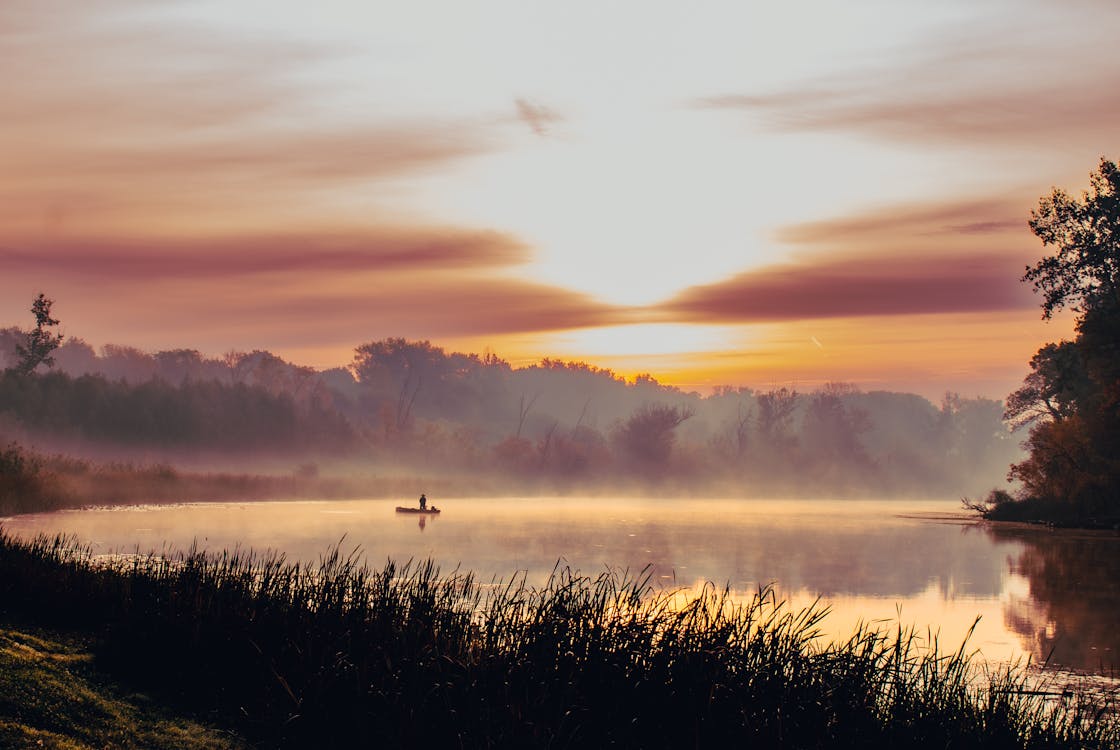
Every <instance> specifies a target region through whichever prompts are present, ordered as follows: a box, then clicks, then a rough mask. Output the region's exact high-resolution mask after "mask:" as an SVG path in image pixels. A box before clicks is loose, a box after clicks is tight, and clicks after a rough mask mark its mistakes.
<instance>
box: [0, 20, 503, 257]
mask: <svg viewBox="0 0 1120 750" xmlns="http://www.w3.org/2000/svg"><path fill="white" fill-rule="evenodd" d="M164 10H165V11H166V16H165V17H162V18H159V17H157V15H155V14H154V13H153V11H152V9H151V7H150V6H149V5H147V4H144V3H126V2H116V1H110V2H97V3H83V4H82V5H81V8H78V9H73V12H68V11H67V9H66V7H64V6H63V5H62V4H59V3H55V2H51V0H44V2H43V3H38V2H25V1H24V0H13V1H12V2H11V3H6V4H5V7H4V10H3V14H4V15H3V16H0V21H3V23H0V69H3V70H4V71H5V87H4V100H5V102H4V103H5V115H4V117H3V118H0V142H3V143H4V144H5V148H4V153H3V155H2V156H0V159H2V162H0V226H2V227H3V228H4V232H3V235H4V236H0V244H7V245H12V244H15V243H16V240H20V239H22V240H26V239H29V238H31V237H34V236H36V235H38V234H43V233H45V234H51V233H52V232H57V231H58V230H59V229H61V228H65V229H67V230H69V231H70V232H72V233H73V232H87V233H88V232H90V231H91V230H94V231H100V230H104V229H105V228H106V227H110V226H111V227H115V228H117V229H119V230H121V231H126V232H136V231H137V229H138V228H140V229H143V228H149V229H150V228H151V227H152V226H154V225H159V226H160V227H161V228H162V229H164V230H169V229H170V228H172V227H174V228H175V229H176V230H177V231H179V232H181V233H196V232H198V231H199V229H200V228H203V227H209V226H212V225H214V224H225V225H227V226H228V225H232V224H234V223H238V224H240V225H242V226H244V225H246V224H248V225H252V224H253V223H257V224H262V223H265V222H268V224H269V226H268V228H269V229H273V230H275V229H276V228H277V225H280V226H283V227H284V228H285V229H286V228H289V227H290V226H291V225H292V224H294V223H297V220H298V219H299V217H300V216H302V215H305V214H307V213H311V212H312V209H313V208H314V209H317V210H319V212H320V214H322V212H327V213H333V214H334V215H335V216H336V217H338V216H340V215H345V218H346V219H348V220H350V221H352V220H353V218H354V216H355V215H358V214H360V215H364V216H366V217H368V216H369V215H370V214H371V213H373V212H375V211H377V206H378V205H379V203H380V202H381V201H380V199H381V198H383V197H384V196H385V195H386V193H387V191H388V190H389V189H390V186H396V185H398V184H399V183H400V181H401V180H402V179H405V178H409V177H412V176H414V175H417V174H422V173H428V172H432V171H439V170H444V169H447V168H448V167H449V166H450V165H452V164H455V163H456V162H459V161H461V160H463V159H466V158H470V157H472V156H476V155H479V154H484V153H489V152H492V151H493V150H495V149H497V148H498V147H499V146H500V144H499V143H498V142H496V141H495V139H494V134H495V132H496V131H494V129H493V128H492V126H491V125H488V124H487V123H486V122H485V121H484V120H483V119H481V118H480V119H479V120H477V121H439V120H430V119H421V118H417V117H409V116H405V115H399V116H395V117H390V116H385V115H384V114H383V113H384V111H385V108H384V107H378V106H376V105H377V103H378V99H379V97H384V98H387V97H388V96H389V95H390V94H391V93H392V92H383V91H379V90H378V89H377V88H376V86H369V87H364V88H363V87H358V86H354V87H353V88H352V89H348V90H340V89H338V87H317V86H315V85H314V84H313V81H314V80H315V77H316V71H317V70H319V68H320V67H321V66H322V65H324V64H334V63H338V62H339V61H340V60H342V59H344V58H345V56H346V54H347V51H346V50H345V49H342V50H338V49H327V48H325V47H320V46H316V45H313V44H311V43H305V42H299V41H285V40H278V39H271V38H265V37H255V36H243V35H238V36H234V35H231V34H229V33H226V32H221V31H219V30H216V29H214V28H210V27H205V28H204V27H200V26H197V25H192V24H189V23H186V22H184V21H176V20H175V16H174V12H173V9H172V8H165V9H164ZM328 95H329V96H331V97H334V100H333V101H332V100H331V99H329V98H328ZM338 98H345V99H346V101H347V109H346V111H344V112H341V113H340V112H339V109H338V102H337V99H338ZM358 113H361V114H358ZM371 113H372V114H371ZM340 195H341V196H342V197H341V199H340V198H339V196H340ZM328 198H330V199H331V200H328ZM63 225H65V226H64V227H63ZM258 229H260V227H258ZM141 233H142V232H141Z"/></svg>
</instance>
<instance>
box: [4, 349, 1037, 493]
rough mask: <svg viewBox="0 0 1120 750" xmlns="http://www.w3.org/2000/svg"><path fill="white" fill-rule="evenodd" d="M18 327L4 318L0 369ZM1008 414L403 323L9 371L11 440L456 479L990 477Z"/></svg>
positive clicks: (758, 483) (770, 487) (577, 484)
mask: <svg viewBox="0 0 1120 750" xmlns="http://www.w3.org/2000/svg"><path fill="white" fill-rule="evenodd" d="M20 335H21V334H20V331H19V330H18V329H15V328H9V329H3V330H0V367H7V366H10V365H11V364H13V363H14V361H15V344H16V342H17V341H18V340H19V337H20ZM1001 414H1002V404H1001V403H1000V402H998V401H993V400H991V399H983V398H962V397H960V396H958V395H955V394H946V396H945V397H944V399H943V400H942V401H941V403H939V404H934V403H932V402H930V401H929V400H927V399H925V398H923V397H921V396H918V395H915V394H908V393H894V392H886V391H871V392H862V391H860V390H858V389H856V388H854V387H852V386H850V385H845V384H830V385H827V386H825V387H823V388H820V389H818V390H815V391H812V392H808V393H800V392H797V391H795V390H793V389H789V388H779V389H773V390H770V391H765V392H764V391H755V390H752V389H749V388H736V387H722V388H717V389H715V391H714V393H712V394H710V395H706V396H705V395H701V394H698V393H690V392H683V391H681V390H679V389H677V388H674V387H671V386H666V385H662V384H660V383H658V382H657V380H656V379H655V378H654V377H652V376H639V377H638V378H636V379H635V380H631V381H626V380H624V379H623V378H621V377H619V376H616V375H615V374H614V373H612V372H611V371H609V370H605V369H601V368H598V367H595V366H594V365H590V364H585V363H576V362H561V361H558V360H548V359H546V360H543V361H542V362H540V363H538V364H535V365H532V366H529V367H523V368H514V367H512V366H511V365H510V364H509V363H508V362H506V361H504V360H502V359H501V358H499V357H497V356H495V355H493V354H487V355H484V356H479V355H475V354H461V353H454V352H445V351H444V350H443V349H441V348H439V347H436V346H433V345H431V344H430V343H428V342H423V341H406V340H404V339H385V340H381V341H374V342H369V343H366V344H363V345H361V346H359V347H357V348H356V349H355V357H354V361H353V364H352V365H351V367H349V368H336V369H332V370H326V371H316V370H313V369H311V368H307V367H301V366H299V365H297V364H293V363H289V362H286V361H284V360H283V359H281V358H279V357H277V356H275V355H273V354H271V353H269V352H263V351H254V352H249V353H244V352H230V353H228V354H226V355H225V356H223V357H221V358H209V357H206V356H203V355H201V354H200V353H199V352H197V351H194V350H185V349H175V350H167V351H160V352H155V353H147V352H143V351H140V350H138V349H135V348H131V347H127V346H115V345H109V346H105V347H102V348H101V350H100V351H95V350H94V349H93V348H92V347H91V346H89V345H88V344H86V343H85V342H83V341H82V340H81V339H77V338H71V339H69V340H67V341H66V342H65V343H64V344H63V345H62V346H61V347H60V348H59V349H58V350H57V351H56V352H55V366H54V368H53V369H51V370H49V371H48V370H46V369H44V368H41V370H40V372H39V373H37V374H36V376H35V377H33V378H30V379H18V378H15V377H14V376H12V377H9V376H7V375H5V377H4V379H3V380H2V381H0V438H2V439H3V440H4V442H5V443H6V442H8V441H11V440H16V441H19V442H21V443H23V444H25V445H28V446H31V447H32V448H34V449H35V450H37V451H40V452H43V453H63V454H66V455H68V456H75V457H81V458H87V459H92V460H94V461H103V462H104V461H115V462H122V461H126V462H129V463H130V464H133V465H137V466H142V465H150V464H167V465H170V466H174V467H176V468H179V469H182V470H185V471H221V472H234V473H261V474H268V475H290V476H294V477H298V478H301V479H303V480H308V481H311V480H315V481H319V482H325V481H326V480H333V479H348V480H350V481H351V482H352V483H353V486H365V487H366V488H369V489H373V490H374V491H376V489H377V488H378V487H379V486H382V487H385V488H386V491H387V492H388V491H392V492H396V491H400V490H401V488H402V487H405V488H413V487H424V486H427V487H433V488H438V489H440V490H443V489H446V490H448V491H450V492H451V493H452V494H457V495H463V494H508V493H529V494H569V493H580V494H595V493H599V492H611V493H625V492H633V493H640V494H655V495H713V494H715V495H720V496H733V497H743V496H765V497H774V496H805V497H834V496H835V497H857V496H858V497H903V496H908V497H910V496H928V497H945V496H950V497H952V496H961V495H976V494H979V493H982V492H985V491H986V490H987V489H989V488H990V487H992V486H993V485H996V484H998V483H1000V482H1001V481H1002V480H1003V477H1004V476H1005V474H1006V472H1007V468H1008V466H1009V464H1011V463H1012V462H1013V461H1016V460H1018V459H1019V457H1020V454H1021V451H1020V448H1019V445H1018V443H1019V440H1018V438H1017V437H1016V436H1014V435H1012V434H1011V433H1010V432H1009V431H1008V429H1007V426H1006V425H1005V424H1004V423H1003V421H1002V419H1001ZM404 479H407V480H408V481H407V482H405V483H404V484H403V485H402V480H404ZM363 483H364V484H363ZM335 490H336V491H337V494H345V489H344V488H342V487H341V486H339V485H336V486H335Z"/></svg>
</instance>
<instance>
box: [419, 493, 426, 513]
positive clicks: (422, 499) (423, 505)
mask: <svg viewBox="0 0 1120 750" xmlns="http://www.w3.org/2000/svg"><path fill="white" fill-rule="evenodd" d="M427 508H428V498H426V497H424V493H423V492H421V493H420V510H427Z"/></svg>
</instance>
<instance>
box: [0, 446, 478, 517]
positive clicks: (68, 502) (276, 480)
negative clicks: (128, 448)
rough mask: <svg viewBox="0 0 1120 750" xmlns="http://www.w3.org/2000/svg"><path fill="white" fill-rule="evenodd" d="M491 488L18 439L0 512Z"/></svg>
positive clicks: (7, 461)
mask: <svg viewBox="0 0 1120 750" xmlns="http://www.w3.org/2000/svg"><path fill="white" fill-rule="evenodd" d="M452 490H454V491H455V492H457V493H458V494H460V495H462V494H463V493H464V492H467V491H474V492H477V493H479V494H484V493H486V492H488V491H490V488H489V487H485V486H480V485H479V483H477V482H474V483H470V482H466V481H464V480H462V479H455V478H427V479H424V478H421V477H417V476H383V475H376V474H365V475H350V476H320V474H319V470H318V467H317V466H316V465H315V464H303V465H300V466H297V467H295V468H294V469H293V470H292V471H291V472H288V473H279V474H248V473H228V472H191V471H184V470H181V469H178V468H175V467H173V466H170V465H168V464H132V463H95V462H93V461H89V460H86V459H79V458H72V457H69V456H63V455H43V454H40V453H36V452H34V451H30V450H27V449H25V448H22V447H20V446H18V445H16V444H14V443H12V444H9V445H8V446H7V447H5V448H0V517H3V516H13V515H18V514H21V513H45V512H50V511H55V510H63V509H69V508H85V507H106V506H119V505H161V504H169V503H182V502H228V501H238V502H250V501H254V500H276V499H285V500H300V499H349V498H364V497H378V496H379V497H395V498H409V499H414V498H416V497H419V495H420V493H421V492H428V493H434V494H437V495H446V494H448V493H449V492H450V491H452Z"/></svg>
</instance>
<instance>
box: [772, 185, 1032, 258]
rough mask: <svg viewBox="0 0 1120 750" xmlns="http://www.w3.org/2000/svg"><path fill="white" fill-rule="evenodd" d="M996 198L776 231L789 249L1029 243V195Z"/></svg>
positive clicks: (902, 208)
mask: <svg viewBox="0 0 1120 750" xmlns="http://www.w3.org/2000/svg"><path fill="white" fill-rule="evenodd" d="M1004 193H1005V194H1004V195H1003V196H1002V197H1000V198H973V199H949V200H936V199H935V200H929V201H925V202H920V203H912V204H907V205H891V206H882V207H879V208H875V209H871V210H867V211H864V212H861V213H859V214H856V215H853V216H845V217H841V218H836V219H823V220H820V221H812V222H804V223H801V224H796V225H793V226H788V227H783V228H781V229H779V230H778V233H777V237H778V239H779V240H781V241H782V242H787V243H791V244H827V245H832V246H845V247H848V248H849V249H860V248H862V249H864V250H866V249H867V248H869V247H872V246H874V247H882V248H889V247H897V246H898V245H899V244H900V243H904V244H914V243H915V242H919V243H925V244H929V245H931V246H934V245H935V246H937V247H945V246H946V245H949V244H952V245H962V246H965V247H974V246H976V244H977V236H982V237H983V238H985V239H987V240H989V241H990V240H991V239H992V238H996V239H998V240H999V241H1007V242H1014V241H1019V242H1021V243H1026V242H1030V236H1031V235H1030V230H1029V229H1028V227H1027V210H1026V208H1025V207H1026V206H1029V205H1030V203H1029V196H1030V191H1029V190H1005V191H1004Z"/></svg>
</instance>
